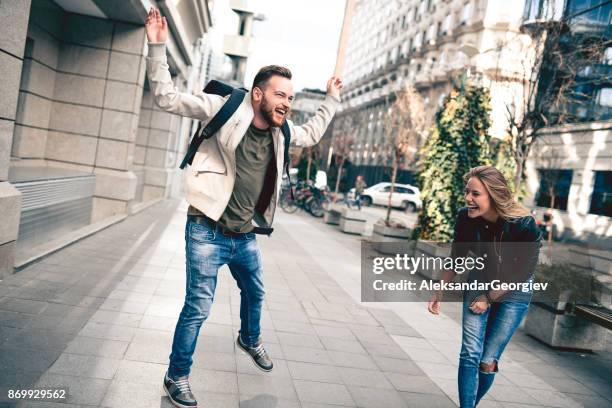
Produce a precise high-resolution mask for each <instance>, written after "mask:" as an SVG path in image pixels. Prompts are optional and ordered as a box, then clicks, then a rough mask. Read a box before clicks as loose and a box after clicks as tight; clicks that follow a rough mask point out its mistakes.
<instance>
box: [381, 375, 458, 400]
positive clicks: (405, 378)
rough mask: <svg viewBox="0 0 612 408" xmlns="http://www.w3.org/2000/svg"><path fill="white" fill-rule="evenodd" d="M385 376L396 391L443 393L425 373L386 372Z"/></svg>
mask: <svg viewBox="0 0 612 408" xmlns="http://www.w3.org/2000/svg"><path fill="white" fill-rule="evenodd" d="M385 376H386V377H387V379H388V380H389V381H390V382H391V384H393V387H395V389H396V390H398V391H405V392H416V393H420V394H432V395H444V393H443V392H442V390H441V389H440V387H439V386H438V385H436V384H435V383H434V382H433V381H431V380H430V379H429V377H427V376H426V375H410V374H402V373H390V372H386V373H385ZM455 388H456V382H455Z"/></svg>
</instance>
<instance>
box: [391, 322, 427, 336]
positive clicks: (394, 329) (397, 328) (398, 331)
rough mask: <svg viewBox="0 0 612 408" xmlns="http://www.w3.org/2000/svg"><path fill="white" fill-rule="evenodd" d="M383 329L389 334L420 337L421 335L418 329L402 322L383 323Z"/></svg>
mask: <svg viewBox="0 0 612 408" xmlns="http://www.w3.org/2000/svg"><path fill="white" fill-rule="evenodd" d="M385 330H386V331H387V333H388V334H390V335H396V336H406V337H420V336H421V334H420V333H419V332H418V331H416V330H415V329H414V328H412V327H411V326H408V325H407V324H403V325H389V324H385Z"/></svg>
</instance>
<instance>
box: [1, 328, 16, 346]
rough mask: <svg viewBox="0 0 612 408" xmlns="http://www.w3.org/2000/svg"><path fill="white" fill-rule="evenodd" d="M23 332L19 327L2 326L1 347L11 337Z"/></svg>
mask: <svg viewBox="0 0 612 408" xmlns="http://www.w3.org/2000/svg"><path fill="white" fill-rule="evenodd" d="M19 330H21V329H20V328H18V327H8V326H0V345H2V344H3V343H4V342H5V341H6V340H7V339H8V338H9V337H11V336H12V335H14V334H15V333H17V332H18V331H19Z"/></svg>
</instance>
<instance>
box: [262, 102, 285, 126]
mask: <svg viewBox="0 0 612 408" xmlns="http://www.w3.org/2000/svg"><path fill="white" fill-rule="evenodd" d="M274 109H275V107H274V106H272V105H271V104H270V103H268V101H267V100H266V98H265V97H264V98H263V99H262V100H261V105H259V111H260V112H261V115H262V116H263V118H264V119H265V121H266V122H267V123H268V125H269V126H271V127H280V126H281V125H282V124H283V122H284V121H285V117H286V116H287V115H284V116H283V118H282V120H281V122H280V123H279V122H278V120H277V119H276V118H275V117H274Z"/></svg>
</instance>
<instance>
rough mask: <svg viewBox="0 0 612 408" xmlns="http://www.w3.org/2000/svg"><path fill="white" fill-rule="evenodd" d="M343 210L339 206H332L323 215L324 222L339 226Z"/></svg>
mask: <svg viewBox="0 0 612 408" xmlns="http://www.w3.org/2000/svg"><path fill="white" fill-rule="evenodd" d="M341 211H342V208H341V207H340V206H338V205H337V204H330V205H329V208H328V209H327V210H325V214H323V221H324V222H325V223H326V224H331V225H339V224H340V216H341V215H342V213H341Z"/></svg>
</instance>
